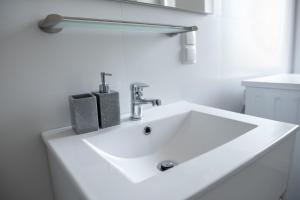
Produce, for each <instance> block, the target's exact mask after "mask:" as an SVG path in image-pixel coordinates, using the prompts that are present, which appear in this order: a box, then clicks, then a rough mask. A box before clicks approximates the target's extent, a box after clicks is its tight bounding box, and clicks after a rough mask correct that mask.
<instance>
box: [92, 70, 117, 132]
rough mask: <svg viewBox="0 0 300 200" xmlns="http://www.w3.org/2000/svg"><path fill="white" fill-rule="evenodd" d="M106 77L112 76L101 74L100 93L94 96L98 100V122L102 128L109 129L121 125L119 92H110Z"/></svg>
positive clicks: (95, 93)
mask: <svg viewBox="0 0 300 200" xmlns="http://www.w3.org/2000/svg"><path fill="white" fill-rule="evenodd" d="M106 76H112V74H109V73H105V72H101V82H102V83H101V85H100V86H99V92H94V93H93V94H94V95H95V96H96V98H97V109H98V120H99V127H100V128H107V127H111V126H115V125H119V124H120V103H119V92H117V91H113V90H110V87H109V85H108V84H107V83H106V80H105V79H106Z"/></svg>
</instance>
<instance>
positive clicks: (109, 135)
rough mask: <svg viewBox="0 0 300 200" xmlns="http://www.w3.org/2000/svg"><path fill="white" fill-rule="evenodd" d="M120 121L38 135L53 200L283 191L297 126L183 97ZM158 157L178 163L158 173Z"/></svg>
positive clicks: (206, 199)
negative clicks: (109, 125) (97, 128)
mask: <svg viewBox="0 0 300 200" xmlns="http://www.w3.org/2000/svg"><path fill="white" fill-rule="evenodd" d="M122 118H123V122H122V124H121V125H120V126H117V127H112V128H108V129H104V130H100V131H97V132H91V133H88V134H84V135H75V134H74V132H73V131H72V129H71V128H70V127H67V128H62V129H57V130H52V131H48V132H44V133H43V134H42V136H43V139H44V141H45V143H46V145H47V147H48V152H49V161H50V168H51V174H52V179H53V185H54V190H55V196H56V199H57V200H60V199H63V200H69V199H70V200H71V199H72V200H76V199H95V200H96V199H173V200H176V199H201V200H212V199H222V200H235V199H236V200H238V199H241V197H243V198H242V199H243V200H250V199H251V200H253V199H256V200H274V199H279V198H280V196H281V195H282V194H284V192H285V190H286V187H287V180H288V172H289V164H290V161H291V159H290V155H291V153H292V148H293V139H294V135H295V131H296V129H297V126H296V125H292V124H287V123H281V122H275V121H271V120H267V119H261V118H256V117H251V116H247V115H242V114H238V113H233V112H229V111H224V110H220V109H215V108H210V107H205V106H200V105H196V104H191V103H188V102H178V103H174V104H170V105H166V106H161V107H157V108H154V109H151V110H147V111H145V113H144V118H143V120H142V121H129V120H128V115H124V116H123V117H122ZM149 128H150V129H149ZM165 160H171V161H174V162H175V163H178V165H177V166H175V167H173V168H171V169H168V170H166V171H163V172H162V171H160V170H159V169H158V165H159V163H160V162H161V161H165ZM262 185H263V187H262ZM258 186H259V187H258ZM262 188H264V189H263V190H262ZM245 194H246V196H247V197H244V195H245ZM241 195H242V196H241Z"/></svg>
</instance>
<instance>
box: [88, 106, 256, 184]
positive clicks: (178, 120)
mask: <svg viewBox="0 0 300 200" xmlns="http://www.w3.org/2000/svg"><path fill="white" fill-rule="evenodd" d="M146 126H149V127H151V128H152V132H151V134H149V135H145V134H144V128H145V127H146ZM255 127H256V125H253V124H248V123H244V122H240V121H235V120H231V119H226V118H222V117H217V116H213V115H208V114H204V113H201V112H197V111H190V112H187V113H183V114H179V115H176V116H172V117H167V118H162V119H159V120H155V121H150V122H144V123H141V124H139V125H137V126H134V127H127V128H124V129H122V130H116V131H112V132H110V133H109V134H103V135H102V136H101V137H99V135H97V136H92V137H89V138H87V139H84V142H85V143H86V144H87V145H89V146H90V147H91V148H92V149H93V150H95V151H96V152H97V153H99V155H101V156H103V158H105V159H106V160H107V161H108V162H110V163H111V164H112V165H113V166H115V167H116V168H117V169H118V170H120V172H122V174H124V175H125V176H126V177H127V178H128V179H129V180H130V181H132V182H134V183H138V182H141V181H143V180H145V179H147V178H149V177H151V176H154V175H156V174H159V173H160V171H159V170H158V168H157V165H158V163H160V162H161V161H164V160H172V161H176V162H177V163H179V164H182V163H184V162H185V161H187V160H190V159H192V158H194V157H196V156H199V155H201V154H203V153H206V152H208V151H210V150H212V149H214V148H217V147H219V146H221V145H223V144H225V143H227V142H229V141H231V140H233V139H234V138H236V137H239V136H241V135H242V134H244V133H246V132H248V131H250V130H251V129H253V128H255Z"/></svg>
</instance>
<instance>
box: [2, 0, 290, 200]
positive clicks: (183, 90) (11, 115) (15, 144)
mask: <svg viewBox="0 0 300 200" xmlns="http://www.w3.org/2000/svg"><path fill="white" fill-rule="evenodd" d="M215 1H216V3H215V6H216V14H215V15H213V16H202V15H197V14H192V13H187V12H180V11H173V10H164V9H159V8H153V7H146V6H140V5H139V6H137V5H132V4H121V3H116V2H108V1H101V0H39V1H35V0H27V1H23V0H19V1H17V0H0V27H1V28H0V159H1V162H0V199H3V200H15V199H22V200H27V199H28V200H40V199H43V200H50V199H52V195H51V189H50V181H49V172H48V168H47V159H46V153H45V148H44V146H43V144H42V142H41V139H40V132H41V131H43V130H47V129H53V128H58V127H63V126H68V125H70V120H69V110H68V102H67V96H68V95H70V94H76V93H81V92H87V91H92V90H96V89H97V88H98V84H99V82H100V72H101V71H107V72H111V73H112V74H113V77H112V78H111V79H110V80H109V82H111V83H112V87H113V88H114V89H116V90H119V91H120V101H121V112H123V113H124V112H128V111H129V84H130V82H132V81H143V82H146V83H149V84H150V85H151V87H150V88H149V89H147V91H145V95H146V96H149V97H157V98H161V99H162V100H163V103H170V102H174V101H177V100H180V99H186V100H189V101H192V102H197V103H200V104H205V105H210V106H215V107H219V108H224V109H228V110H233V111H240V110H241V109H242V104H243V88H242V87H241V84H240V80H242V79H244V78H249V77H252V76H258V75H267V74H275V73H279V72H288V71H290V64H291V39H292V25H293V18H292V17H293V3H294V0H275V1H274V0H243V1H241V0H226V1H221V0H215ZM222 2H223V4H222ZM49 13H61V14H63V15H66V16H68V15H69V16H79V17H94V18H108V19H123V20H137V21H148V22H159V23H169V24H183V25H198V26H199V31H198V32H197V37H198V45H197V48H198V50H197V57H198V59H197V60H198V63H197V64H195V65H182V64H181V63H180V59H179V58H180V56H179V52H180V41H179V37H173V38H169V37H165V36H161V35H157V34H140V33H132V34H128V33H121V32H112V31H102V30H86V29H68V30H67V29H66V30H64V31H63V32H61V33H59V34H52V35H51V34H46V33H43V32H41V31H40V30H39V29H38V28H37V21H38V20H40V19H41V18H43V17H44V16H45V15H46V14H49ZM99 178H101V177H99Z"/></svg>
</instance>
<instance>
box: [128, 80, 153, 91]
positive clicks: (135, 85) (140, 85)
mask: <svg viewBox="0 0 300 200" xmlns="http://www.w3.org/2000/svg"><path fill="white" fill-rule="evenodd" d="M145 87H149V85H148V84H146V83H139V82H136V83H131V84H130V89H131V90H140V89H143V88H145Z"/></svg>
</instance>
